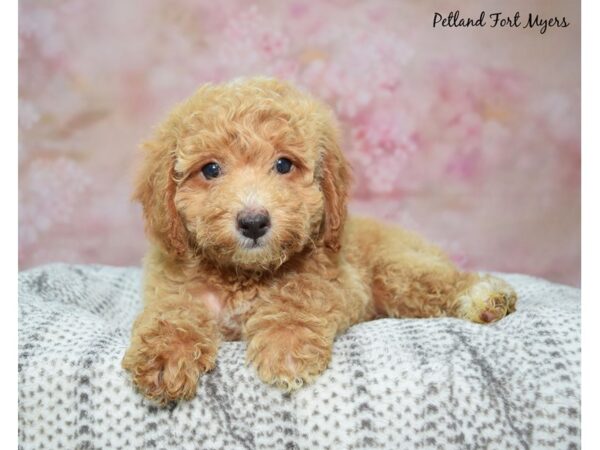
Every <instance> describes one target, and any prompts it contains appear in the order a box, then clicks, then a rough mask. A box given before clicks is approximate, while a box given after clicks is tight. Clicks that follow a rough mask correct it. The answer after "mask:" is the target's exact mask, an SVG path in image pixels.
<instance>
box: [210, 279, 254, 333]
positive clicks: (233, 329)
mask: <svg viewBox="0 0 600 450" xmlns="http://www.w3.org/2000/svg"><path fill="white" fill-rule="evenodd" d="M203 294H204V295H203V296H202V299H203V301H204V304H205V305H206V307H207V309H208V310H209V311H210V312H211V313H212V314H213V316H214V317H215V319H216V320H217V324H218V326H219V330H220V332H221V334H222V336H223V338H224V339H225V340H227V341H235V340H239V339H241V336H242V325H243V324H244V323H245V321H246V320H247V318H248V317H249V315H250V314H251V313H252V306H253V305H254V304H255V301H254V300H255V298H256V297H257V290H256V289H255V288H254V289H243V288H237V289H235V290H221V291H214V290H210V291H206V292H204V293H203Z"/></svg>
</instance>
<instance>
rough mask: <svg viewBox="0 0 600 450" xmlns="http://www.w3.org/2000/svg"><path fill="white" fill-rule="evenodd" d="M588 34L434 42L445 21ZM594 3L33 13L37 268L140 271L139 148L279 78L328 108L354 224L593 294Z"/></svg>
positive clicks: (25, 96)
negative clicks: (583, 270) (583, 162)
mask: <svg viewBox="0 0 600 450" xmlns="http://www.w3.org/2000/svg"><path fill="white" fill-rule="evenodd" d="M457 4H460V8H459V9H460V13H461V15H462V16H471V17H476V16H479V13H480V12H481V9H482V7H485V10H486V11H487V12H488V13H492V12H498V11H502V12H505V13H506V14H507V15H512V14H514V12H515V11H520V12H521V15H522V16H526V15H527V14H528V13H529V12H533V13H534V14H540V15H541V16H547V17H553V16H558V17H562V16H566V17H567V19H568V21H569V22H570V24H571V25H570V26H569V27H568V28H561V29H554V28H551V29H548V31H546V33H545V34H543V35H542V34H540V33H539V32H538V31H537V30H535V29H534V30H532V29H522V28H515V29H509V28H503V29H498V28H497V29H491V28H485V29H457V28H444V29H440V28H435V29H434V28H432V18H433V13H434V12H436V11H439V12H441V13H443V14H445V15H447V14H448V12H449V11H451V10H455V9H457ZM579 14H580V11H579V3H578V2H577V1H569V2H567V1H552V0H537V1H528V2H517V1H500V0H498V1H494V2H485V3H482V2H476V1H463V2H457V1H452V2H450V1H445V0H442V1H433V0H427V1H416V0H412V1H389V0H382V1H357V0H354V1H353V0H329V1H319V2H317V1H314V2H309V1H300V0H293V1H275V0H271V1H262V2H257V3H253V2H249V1H241V0H237V1H227V2H215V1H213V0H200V1H199V0H178V1H168V2H167V1H159V0H144V1H141V0H140V1H122V2H118V1H106V0H55V1H41V0H40V1H34V0H21V2H20V18H19V39H20V42H19V43H20V52H19V55H20V56H19V69H20V70H19V78H20V86H19V96H20V108H19V128H20V151H19V177H20V178H19V203H20V208H19V229H20V233H19V265H20V268H21V269H25V268H28V267H31V266H35V265H38V264H43V263H47V262H51V261H66V262H81V263H102V264H115V265H139V264H140V258H141V256H142V254H143V252H144V248H145V245H146V243H145V238H144V236H143V226H142V222H141V211H140V208H139V206H138V205H136V204H133V203H131V201H130V195H131V186H132V175H133V173H134V171H135V167H136V165H137V164H138V163H139V160H138V158H139V154H138V152H137V148H138V145H139V143H140V142H141V141H142V140H143V139H144V138H145V137H147V136H149V135H150V133H151V131H152V128H153V127H154V126H155V125H156V124H157V123H158V122H159V121H160V120H162V118H163V117H164V116H165V114H166V112H167V111H168V110H169V108H170V107H171V106H172V105H173V104H174V103H175V102H177V101H180V100H181V99H183V98H185V97H186V96H188V95H189V94H190V93H192V92H193V91H194V90H195V89H196V88H197V87H198V86H199V85H200V84H202V83H204V82H207V81H222V80H228V79H230V78H234V77H239V76H243V75H252V74H265V75H273V76H277V77H281V78H285V79H288V80H292V81H294V82H295V83H297V84H299V85H302V86H304V87H306V88H308V89H309V90H310V91H312V92H313V93H314V94H315V95H317V96H319V97H320V98H322V99H324V100H325V101H326V102H328V103H329V104H330V105H331V106H332V107H333V108H334V110H335V111H336V113H337V115H338V117H339V118H340V121H341V123H342V126H343V129H344V148H345V151H346V153H347V155H348V157H349V159H350V160H351V162H352V164H353V167H354V176H355V186H354V190H353V197H352V198H353V200H352V204H351V210H352V211H353V212H355V213H359V214H368V215H371V216H377V217H380V218H382V219H384V220H387V221H391V222H396V223H399V224H401V225H403V226H405V227H408V228H410V229H414V230H418V231H419V232H420V233H422V234H424V235H425V236H427V237H428V238H429V239H431V240H433V241H435V242H437V243H438V244H439V245H441V246H442V247H443V248H445V249H446V250H447V251H448V252H449V253H450V254H451V255H452V257H453V259H454V260H455V261H456V262H457V263H459V264H460V265H462V266H463V267H465V268H471V269H481V270H484V269H487V270H499V271H508V272H523V273H528V274H534V275H539V276H543V277H546V278H548V279H551V280H556V281H560V282H565V283H569V284H574V285H578V284H579V276H580V110H579V109H580V83H579V80H580V37H579V36H580V28H579Z"/></svg>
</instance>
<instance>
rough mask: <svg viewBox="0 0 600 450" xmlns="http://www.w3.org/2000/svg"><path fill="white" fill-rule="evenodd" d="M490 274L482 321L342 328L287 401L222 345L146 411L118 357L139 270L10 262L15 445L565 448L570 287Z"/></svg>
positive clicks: (570, 392)
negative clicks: (490, 320) (179, 398)
mask: <svg viewBox="0 0 600 450" xmlns="http://www.w3.org/2000/svg"><path fill="white" fill-rule="evenodd" d="M499 276H502V277H503V278H505V279H506V280H507V281H509V282H510V283H511V284H512V285H513V286H514V287H515V288H516V290H517V292H518V294H519V297H520V298H519V303H518V304H517V312H516V313H514V314H512V315H510V316H508V317H507V318H505V319H504V320H502V321H500V322H498V323H495V324H492V325H477V324H473V323H470V322H467V321H462V320H458V319H453V318H437V319H382V320H376V321H372V322H367V323H362V324H359V325H356V326H354V327H352V328H351V329H350V330H349V331H348V332H347V333H346V334H344V335H342V336H340V337H338V338H337V340H336V342H335V346H334V352H333V359H332V361H331V364H330V366H329V368H328V369H327V371H326V372H325V374H324V375H322V376H321V377H320V378H318V380H317V381H316V382H315V383H314V384H313V385H310V386H307V387H304V388H302V389H300V390H299V391H297V392H296V393H293V394H291V395H290V394H284V393H282V392H281V391H279V390H277V389H276V388H273V387H270V386H266V385H264V384H263V383H262V382H260V381H259V379H258V378H257V376H256V374H255V373H254V370H253V368H252V367H248V366H246V364H245V359H244V351H245V344H244V343H243V342H225V343H223V344H222V346H221V349H220V351H219V356H218V364H217V367H216V369H215V370H214V371H212V372H210V373H209V374H207V375H205V376H203V377H202V378H201V381H200V384H199V388H198V394H197V396H196V398H195V399H194V400H192V401H189V402H181V403H178V404H172V405H171V406H170V407H166V408H160V407H157V406H155V405H154V404H152V403H151V402H149V401H147V400H145V399H144V398H143V397H142V396H141V395H140V394H139V393H137V392H136V391H135V389H134V386H133V385H132V383H131V381H130V378H129V376H128V374H127V373H126V372H125V371H124V370H123V369H122V368H121V366H120V362H121V358H122V356H123V353H124V352H125V349H126V348H127V347H128V343H129V335H130V330H131V325H132V322H133V320H134V318H135V317H136V315H137V314H138V312H139V311H140V308H141V299H140V282H141V271H140V269H137V268H116V267H106V266H77V265H64V264H54V265H48V266H43V267H39V268H36V269H33V270H29V271H26V272H21V273H20V274H19V448H22V449H44V448H47V449H59V448H66V449H93V448H99V449H102V448H114V449H136V448H137V449H152V448H161V449H163V448H164V449H196V448H203V449H255V448H256V449H284V448H285V449H319V448H328V449H371V448H373V449H385V448H389V449H398V448H406V449H415V448H423V449H430V448H431V449H444V450H448V449H465V448H470V449H475V448H491V449H511V448H515V449H516V448H519V449H526V448H560V449H567V448H569V449H571V448H579V446H580V291H579V290H578V289H576V288H572V287H567V286H562V285H557V284H553V283H550V282H547V281H544V280H541V279H537V278H532V277H529V276H524V275H499Z"/></svg>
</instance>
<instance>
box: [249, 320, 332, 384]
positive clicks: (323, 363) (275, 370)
mask: <svg viewBox="0 0 600 450" xmlns="http://www.w3.org/2000/svg"><path fill="white" fill-rule="evenodd" d="M331 347H332V341H331V340H330V339H328V338H327V337H325V336H322V335H320V334H318V333H316V332H314V331H312V330H310V329H308V328H283V327H282V328H277V329H274V330H273V329H271V330H261V331H259V332H258V333H256V334H255V335H254V336H253V337H252V338H251V339H250V341H249V342H248V351H247V360H248V361H249V362H250V363H252V365H253V366H254V367H255V368H256V371H257V373H258V376H259V377H260V379H261V380H263V381H264V382H265V383H267V384H272V385H275V386H277V387H279V388H280V389H283V390H285V391H287V392H289V391H293V390H296V389H298V388H300V387H301V386H302V385H304V384H306V383H310V382H312V381H313V380H314V379H315V378H316V377H317V376H318V375H320V374H321V373H323V371H325V369H326V368H327V365H328V364H329V361H330V360H331Z"/></svg>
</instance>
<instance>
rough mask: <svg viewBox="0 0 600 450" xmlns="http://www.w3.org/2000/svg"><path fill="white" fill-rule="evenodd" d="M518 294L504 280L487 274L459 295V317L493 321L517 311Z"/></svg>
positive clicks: (477, 321) (474, 320) (482, 321)
mask: <svg viewBox="0 0 600 450" xmlns="http://www.w3.org/2000/svg"><path fill="white" fill-rule="evenodd" d="M516 303H517V294H516V292H515V291H514V289H513V288H512V287H511V286H510V285H509V284H508V283H507V282H506V281H504V280H501V279H500V278H496V277H493V276H491V275H487V276H484V277H482V278H481V279H480V280H478V281H476V282H475V284H473V285H472V286H471V287H469V288H468V289H467V290H465V291H464V292H463V293H462V294H460V295H459V296H458V314H459V317H462V318H464V319H467V320H470V321H472V322H476V323H491V322H496V321H497V320H500V319H502V318H503V317H504V316H506V315H507V314H510V313H512V312H514V311H515V309H516Z"/></svg>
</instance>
